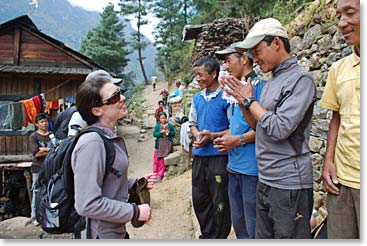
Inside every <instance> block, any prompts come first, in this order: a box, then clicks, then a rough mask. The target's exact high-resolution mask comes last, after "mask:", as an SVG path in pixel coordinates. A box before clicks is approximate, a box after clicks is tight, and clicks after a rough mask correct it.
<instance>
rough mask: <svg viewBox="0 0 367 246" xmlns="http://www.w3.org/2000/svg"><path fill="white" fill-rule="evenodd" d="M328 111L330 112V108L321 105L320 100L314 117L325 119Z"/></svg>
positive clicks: (315, 108)
mask: <svg viewBox="0 0 367 246" xmlns="http://www.w3.org/2000/svg"><path fill="white" fill-rule="evenodd" d="M327 113H328V110H327V109H326V108H322V107H321V106H320V101H317V102H316V103H315V106H314V109H313V117H315V118H317V119H325V118H326V116H327Z"/></svg>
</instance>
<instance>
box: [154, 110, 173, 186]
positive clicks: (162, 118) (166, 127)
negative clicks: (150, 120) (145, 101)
mask: <svg viewBox="0 0 367 246" xmlns="http://www.w3.org/2000/svg"><path fill="white" fill-rule="evenodd" d="M175 134H176V131H175V128H174V127H173V125H172V124H171V123H169V122H167V114H166V113H165V112H160V113H159V122H158V123H157V124H156V125H155V127H154V132H153V136H154V137H155V138H156V139H155V146H154V159H153V172H155V173H157V180H158V182H159V181H161V180H162V179H163V178H164V172H165V170H166V164H165V163H164V157H166V156H168V155H169V153H171V152H172V148H173V137H174V136H175Z"/></svg>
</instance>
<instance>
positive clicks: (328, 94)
mask: <svg viewBox="0 0 367 246" xmlns="http://www.w3.org/2000/svg"><path fill="white" fill-rule="evenodd" d="M336 17H337V18H338V20H339V21H338V26H339V29H340V31H341V33H342V34H343V37H344V38H345V42H346V43H347V44H348V45H353V53H352V54H350V55H349V56H347V57H344V58H343V59H340V60H339V61H337V62H335V63H334V64H333V65H332V66H331V67H330V70H329V75H328V79H327V82H326V86H325V90H324V94H323V96H322V98H321V104H320V105H321V107H324V108H327V109H329V110H332V111H333V115H332V118H331V120H330V124H329V132H328V136H327V146H326V154H325V160H324V165H323V170H322V178H323V180H324V189H325V191H327V212H328V223H327V231H328V238H332V239H335V238H338V239H359V238H360V188H361V187H360V186H361V183H360V182H361V177H360V175H361V170H360V169H361V159H360V157H361V156H360V151H361V138H360V134H361V122H360V121H361V110H360V106H361V103H360V84H361V82H360V81H361V77H360V1H359V0H338V2H337V9H336Z"/></svg>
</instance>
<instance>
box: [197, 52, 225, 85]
mask: <svg viewBox="0 0 367 246" xmlns="http://www.w3.org/2000/svg"><path fill="white" fill-rule="evenodd" d="M201 66H204V68H205V70H206V71H207V72H208V73H209V74H212V73H213V72H214V71H216V72H217V76H216V77H215V79H216V80H218V76H219V71H220V64H219V62H218V60H217V59H215V58H214V57H212V56H204V57H202V58H200V59H199V60H198V61H196V62H195V64H194V67H201Z"/></svg>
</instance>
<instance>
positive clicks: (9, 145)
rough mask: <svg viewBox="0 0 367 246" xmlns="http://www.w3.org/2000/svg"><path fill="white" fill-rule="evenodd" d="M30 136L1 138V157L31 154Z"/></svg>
mask: <svg viewBox="0 0 367 246" xmlns="http://www.w3.org/2000/svg"><path fill="white" fill-rule="evenodd" d="M28 139H29V135H24V136H0V155H27V154H31V153H30V149H29V144H28Z"/></svg>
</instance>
